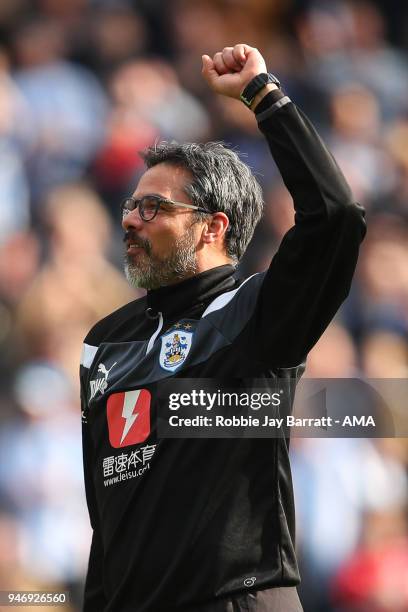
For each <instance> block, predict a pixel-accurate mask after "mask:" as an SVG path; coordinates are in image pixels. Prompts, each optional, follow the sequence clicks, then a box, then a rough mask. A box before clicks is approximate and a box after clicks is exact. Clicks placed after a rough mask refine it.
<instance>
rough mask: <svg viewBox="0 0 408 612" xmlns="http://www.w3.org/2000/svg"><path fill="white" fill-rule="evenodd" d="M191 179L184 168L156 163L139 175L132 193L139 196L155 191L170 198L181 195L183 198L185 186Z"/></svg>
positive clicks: (174, 198)
mask: <svg viewBox="0 0 408 612" xmlns="http://www.w3.org/2000/svg"><path fill="white" fill-rule="evenodd" d="M191 179H192V175H191V173H190V172H189V171H188V170H187V169H186V168H182V167H180V166H175V165H173V164H168V163H162V164H157V165H156V166H153V167H152V168H149V169H148V170H146V172H145V173H144V174H143V175H142V176H141V177H140V180H139V183H138V184H137V187H136V189H135V191H134V194H133V195H134V196H135V197H136V198H140V197H141V196H143V195H146V194H150V193H155V194H158V195H161V196H163V197H164V198H168V199H170V200H177V199H180V198H181V197H183V196H184V199H185V196H186V192H185V187H186V185H187V184H188V183H190V182H191Z"/></svg>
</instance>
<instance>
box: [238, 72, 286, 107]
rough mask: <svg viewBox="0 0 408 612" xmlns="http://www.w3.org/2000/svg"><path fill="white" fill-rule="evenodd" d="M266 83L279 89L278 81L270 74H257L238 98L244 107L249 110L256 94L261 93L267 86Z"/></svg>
mask: <svg viewBox="0 0 408 612" xmlns="http://www.w3.org/2000/svg"><path fill="white" fill-rule="evenodd" d="M268 83H273V84H274V85H276V86H277V87H279V89H280V87H281V84H280V81H279V79H277V78H276V76H275V75H274V74H272V73H271V72H268V73H266V72H261V74H257V75H256V77H254V78H253V79H252V80H251V81H249V83H248V85H247V86H246V87H245V89H244V91H243V92H242V93H241V95H240V96H239V97H240V99H241V100H242V102H243V103H244V104H245V106H248V108H249V107H250V106H251V104H252V102H253V101H254V98H255V96H256V94H257V93H258V92H259V91H261V89H263V88H264V87H265V85H268Z"/></svg>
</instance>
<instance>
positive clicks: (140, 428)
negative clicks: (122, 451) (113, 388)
mask: <svg viewBox="0 0 408 612" xmlns="http://www.w3.org/2000/svg"><path fill="white" fill-rule="evenodd" d="M150 404H151V394H150V391H148V390H147V389H137V390H135V391H122V392H121V393H112V395H110V396H109V398H108V401H107V403H106V416H107V420H108V428H109V442H110V444H111V446H113V447H114V448H123V447H124V446H130V445H131V444H140V443H141V442H144V441H145V440H146V439H147V438H148V436H149V434H150Z"/></svg>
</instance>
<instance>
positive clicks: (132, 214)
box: [122, 208, 144, 231]
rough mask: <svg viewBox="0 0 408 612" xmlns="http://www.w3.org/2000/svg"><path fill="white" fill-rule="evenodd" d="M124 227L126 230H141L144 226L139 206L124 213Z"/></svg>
mask: <svg viewBox="0 0 408 612" xmlns="http://www.w3.org/2000/svg"><path fill="white" fill-rule="evenodd" d="M122 227H123V229H124V230H125V231H128V230H130V229H136V230H140V229H142V227H144V221H143V219H142V218H141V217H140V214H139V208H136V209H135V210H130V211H129V212H128V213H126V214H125V215H123V218H122Z"/></svg>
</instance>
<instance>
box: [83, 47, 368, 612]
mask: <svg viewBox="0 0 408 612" xmlns="http://www.w3.org/2000/svg"><path fill="white" fill-rule="evenodd" d="M203 75H204V77H205V79H206V80H207V82H208V84H209V86H210V88H211V89H212V90H213V91H214V92H215V93H218V94H221V95H226V96H230V97H233V98H236V99H237V100H241V101H242V102H243V103H244V104H246V106H248V107H249V109H250V110H249V111H248V112H250V111H253V112H254V113H255V116H256V119H257V121H258V124H259V127H260V129H261V131H262V132H263V134H264V135H265V138H266V140H267V142H268V145H269V148H270V150H271V153H272V155H273V157H274V159H275V162H276V164H277V166H278V168H279V170H280V172H281V174H282V177H283V180H284V182H285V184H286V186H287V188H288V189H289V191H290V193H291V195H292V197H293V200H294V206H295V225H294V226H293V228H291V229H290V230H289V232H288V233H287V234H286V235H285V237H284V239H283V241H282V243H281V245H280V247H279V250H278V252H277V253H276V255H275V257H274V258H273V260H272V263H271V265H270V268H269V270H267V271H266V272H264V273H260V274H255V275H254V276H252V277H250V278H249V279H246V280H245V281H243V280H242V279H240V278H239V277H238V276H237V274H236V265H237V263H238V262H239V260H240V258H241V257H242V255H243V253H244V252H245V249H246V247H247V245H248V243H249V241H250V239H251V237H252V234H253V231H254V228H255V226H256V224H257V223H258V221H259V219H260V217H261V213H262V193H261V189H260V187H259V185H258V183H257V181H256V179H255V177H254V176H253V174H252V172H251V170H250V169H249V167H248V166H246V165H245V164H244V163H243V162H242V161H240V159H239V158H238V156H237V155H236V153H234V152H233V151H231V150H229V149H228V148H226V147H224V146H223V145H222V144H220V143H207V144H192V143H189V144H175V143H171V144H169V143H159V144H157V145H155V146H153V147H151V148H149V149H148V150H147V151H145V152H144V154H143V155H144V160H145V162H146V166H147V170H146V172H145V173H144V174H143V176H142V177H141V179H140V181H139V183H138V185H137V186H136V189H135V191H134V193H133V194H132V195H131V196H130V197H129V198H127V199H126V200H125V202H124V203H123V206H122V213H123V229H124V231H125V242H126V275H127V277H128V279H129V281H130V282H131V283H133V284H135V285H136V286H138V287H145V288H146V289H147V290H148V291H147V295H146V297H144V298H142V299H139V300H136V301H134V302H132V303H130V304H127V305H126V306H124V307H122V308H121V309H119V310H118V311H116V312H114V313H113V314H111V315H109V316H108V317H106V318H105V319H103V320H102V321H100V322H99V323H98V324H97V325H96V326H95V327H94V328H93V329H92V330H91V331H90V332H89V334H88V336H87V337H86V339H85V344H84V350H83V357H82V364H81V393H82V406H83V436H84V466H85V481H86V492H87V501H88V507H89V512H90V517H91V523H92V527H93V530H94V532H93V540H92V547H91V553H90V561H89V570H88V575H87V581H86V588H85V604H84V610H85V612H94V611H95V610H98V611H100V612H135V611H137V612H162V611H163V612H164V611H166V612H170V611H178V610H186V611H190V612H192V611H199V612H200V611H201V612H210V611H211V612H217V611H219V612H222V611H227V610H232V609H234V610H258V611H259V612H260V611H261V610H263V611H270V612H272V611H275V612H276V611H278V610H279V611H282V612H298V611H299V610H301V605H300V602H299V599H298V596H297V592H296V585H297V584H298V583H299V574H298V569H297V563H296V558H295V543H294V504H293V493H292V485H291V476H290V466H289V455H288V444H289V442H288V439H287V438H286V437H285V436H284V435H280V436H277V437H274V438H262V439H253V438H250V437H242V435H241V436H240V437H236V438H234V437H228V438H225V439H211V438H208V436H207V437H205V436H203V437H202V438H200V439H189V438H182V437H179V438H177V439H173V438H169V437H167V438H166V437H162V438H159V436H158V431H157V423H158V420H157V416H158V404H159V400H160V398H161V397H162V396H163V388H165V386H166V385H167V384H169V382H170V383H171V384H173V383H177V384H183V380H184V385H186V384H187V383H188V381H186V380H185V379H198V378H200V379H207V380H208V379H213V378H217V377H218V378H221V379H228V378H232V377H233V378H234V380H238V381H239V380H241V381H243V380H245V383H246V384H247V385H249V386H250V387H251V385H253V386H256V385H258V386H259V385H260V384H261V383H260V381H261V382H262V385H263V387H264V388H266V389H270V390H272V389H276V388H280V387H282V388H284V389H285V390H286V391H287V395H286V396H285V398H286V399H285V402H284V404H285V405H284V406H283V405H281V406H280V408H281V410H282V411H287V410H290V405H291V400H292V399H293V393H292V391H293V387H294V384H292V383H296V381H297V380H298V379H299V378H300V376H301V374H302V372H303V369H304V361H305V358H306V355H307V353H308V351H309V350H310V349H311V348H312V346H313V345H314V344H315V343H316V341H317V340H318V338H319V337H320V335H321V334H322V333H323V331H324V329H325V328H326V326H327V325H328V323H329V322H330V320H331V319H332V317H333V316H334V314H335V313H336V311H337V309H338V308H339V306H340V304H341V303H342V301H343V300H344V299H345V297H346V296H347V293H348V291H349V287H350V282H351V278H352V275H353V272H354V268H355V264H356V260H357V254H358V247H359V244H360V242H361V240H362V238H363V236H364V233H365V225H364V221H363V212H362V209H361V208H360V207H359V206H358V205H357V204H354V203H353V200H352V195H351V193H350V190H349V188H348V186H347V184H346V182H345V180H344V177H343V176H342V174H341V172H340V171H339V169H338V167H337V165H336V163H335V162H334V160H333V158H332V157H331V155H330V154H329V152H328V151H327V149H326V148H325V146H324V145H323V144H322V142H321V140H320V139H319V137H318V136H317V134H316V132H315V130H314V129H313V127H312V126H311V125H310V123H309V122H308V120H307V119H306V118H305V117H304V115H303V114H302V113H301V111H299V110H298V109H297V108H296V107H295V105H294V104H293V103H292V102H291V101H290V99H289V98H288V97H287V96H286V95H285V94H284V93H283V92H282V90H281V88H280V84H279V81H278V80H277V78H276V77H274V76H273V75H272V74H268V73H267V71H266V66H265V62H264V59H263V57H262V55H261V54H260V53H259V51H258V50H257V49H255V48H252V47H250V46H248V45H245V44H238V45H235V46H234V47H226V48H225V49H223V51H220V52H218V53H216V54H215V55H214V57H213V58H210V57H209V56H207V55H205V56H203ZM276 385H279V386H278V387H276ZM167 399H168V401H167V409H168V408H169V406H170V403H169V399H170V398H169V397H168V398H167ZM159 416H160V415H159Z"/></svg>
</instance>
